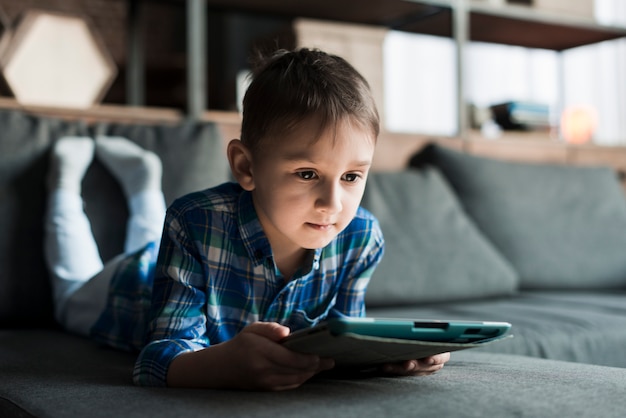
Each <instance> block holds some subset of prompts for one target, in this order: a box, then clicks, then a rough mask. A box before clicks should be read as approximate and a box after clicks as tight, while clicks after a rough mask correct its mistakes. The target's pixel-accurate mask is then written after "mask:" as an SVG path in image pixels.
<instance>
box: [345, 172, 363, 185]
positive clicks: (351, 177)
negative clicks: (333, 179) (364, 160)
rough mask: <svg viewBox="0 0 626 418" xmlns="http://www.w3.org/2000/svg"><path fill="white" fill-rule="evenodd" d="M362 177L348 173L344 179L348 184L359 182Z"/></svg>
mask: <svg viewBox="0 0 626 418" xmlns="http://www.w3.org/2000/svg"><path fill="white" fill-rule="evenodd" d="M360 177H361V176H359V175H358V174H355V173H347V174H346V175H344V176H343V179H344V180H345V181H347V182H350V183H354V182H355V181H357V180H358V179H359V178H360Z"/></svg>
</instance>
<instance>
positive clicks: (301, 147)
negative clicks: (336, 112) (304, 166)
mask: <svg viewBox="0 0 626 418" xmlns="http://www.w3.org/2000/svg"><path fill="white" fill-rule="evenodd" d="M375 142H376V141H375V138H374V137H373V134H372V133H371V131H370V130H368V129H365V128H363V127H361V126H360V125H359V124H354V123H342V124H337V125H336V126H330V127H326V128H323V129H320V127H319V126H316V125H314V124H303V125H300V126H298V127H297V128H296V129H293V130H292V131H291V132H289V133H287V134H285V135H284V136H282V137H280V138H276V139H275V146H273V147H270V148H273V149H274V151H279V152H280V154H281V158H283V159H287V160H294V161H295V160H310V159H314V158H315V157H319V155H316V154H318V153H319V152H328V151H338V150H339V149H340V148H345V147H347V148H349V149H350V150H353V155H354V158H355V160H359V161H361V162H362V164H363V165H367V164H369V163H371V158H372V155H370V154H373V151H374V145H375ZM269 150H270V149H268V151H269Z"/></svg>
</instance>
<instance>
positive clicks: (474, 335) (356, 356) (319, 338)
mask: <svg viewBox="0 0 626 418" xmlns="http://www.w3.org/2000/svg"><path fill="white" fill-rule="evenodd" d="M510 328H511V324H510V323H508V322H483V321H440V320H423V319H415V320H408V319H391V318H349V317H343V318H333V319H329V320H327V321H324V322H322V323H320V324H318V325H317V326H315V327H312V328H308V329H302V330H299V331H296V332H294V333H292V334H291V335H289V336H288V337H287V338H285V339H284V340H283V341H282V344H283V345H284V346H286V347H288V348H289V349H291V350H294V351H298V352H303V353H311V354H317V355H319V356H321V357H331V358H334V359H335V363H336V364H337V365H339V366H370V365H374V364H381V363H388V362H397V361H403V360H412V359H418V358H423V357H427V356H431V355H434V354H439V353H443V352H450V351H458V350H463V349H467V348H473V347H479V346H482V345H485V344H488V343H491V342H494V341H498V340H500V339H503V338H504V337H507V334H508V332H509V330H510Z"/></svg>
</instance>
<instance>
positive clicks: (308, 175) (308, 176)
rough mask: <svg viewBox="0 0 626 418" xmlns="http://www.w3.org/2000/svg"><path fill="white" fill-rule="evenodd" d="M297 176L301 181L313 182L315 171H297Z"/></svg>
mask: <svg viewBox="0 0 626 418" xmlns="http://www.w3.org/2000/svg"><path fill="white" fill-rule="evenodd" d="M298 176H299V177H300V178H301V179H302V180H313V179H314V178H315V171H312V170H307V171H299V172H298Z"/></svg>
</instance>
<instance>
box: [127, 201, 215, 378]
mask: <svg viewBox="0 0 626 418" xmlns="http://www.w3.org/2000/svg"><path fill="white" fill-rule="evenodd" d="M185 225H186V223H185V222H181V221H180V217H179V216H178V215H177V214H176V208H175V207H174V208H170V209H168V212H167V216H166V220H165V227H164V232H163V237H162V239H161V247H160V251H159V256H158V260H157V266H156V270H155V278H154V284H153V293H152V306H151V309H150V315H151V319H150V323H149V324H148V335H147V341H148V342H149V343H148V344H147V345H146V346H145V347H144V348H143V350H142V351H141V353H140V354H139V357H138V358H137V361H136V362H135V370H134V374H133V379H134V381H135V383H136V384H137V385H141V386H165V385H166V377H167V369H168V367H169V364H170V363H171V361H172V360H173V359H174V358H175V357H177V356H178V355H179V354H181V353H183V352H187V351H197V350H200V349H203V348H205V347H207V346H209V345H210V342H209V340H208V338H207V337H206V325H205V324H206V316H205V313H204V307H205V306H206V294H205V292H204V291H203V288H204V284H205V282H206V280H207V279H206V278H203V275H202V265H201V263H200V261H199V260H200V259H199V257H197V255H196V254H195V253H194V247H193V244H192V239H190V238H189V234H188V232H187V231H186V228H185Z"/></svg>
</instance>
